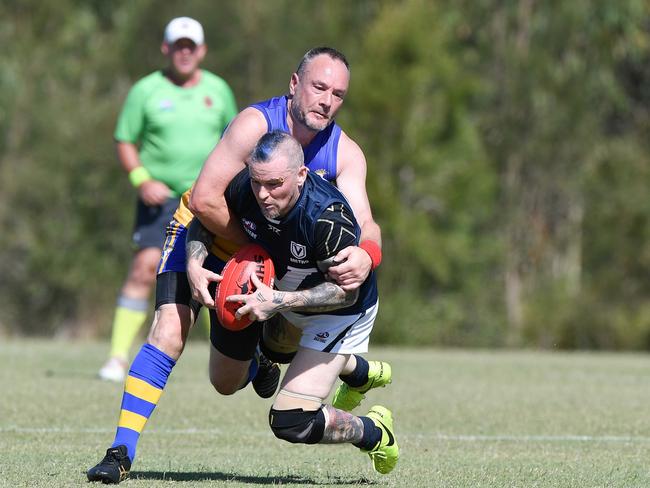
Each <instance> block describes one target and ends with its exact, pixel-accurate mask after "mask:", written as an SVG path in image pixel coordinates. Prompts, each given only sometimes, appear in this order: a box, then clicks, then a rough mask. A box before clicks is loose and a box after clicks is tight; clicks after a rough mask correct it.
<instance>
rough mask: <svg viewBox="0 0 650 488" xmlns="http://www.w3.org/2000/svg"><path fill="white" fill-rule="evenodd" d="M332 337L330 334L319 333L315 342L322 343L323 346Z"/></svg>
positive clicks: (315, 337)
mask: <svg viewBox="0 0 650 488" xmlns="http://www.w3.org/2000/svg"><path fill="white" fill-rule="evenodd" d="M329 336H330V334H329V332H319V333H318V334H316V335H315V336H314V340H315V341H317V342H322V343H323V344H324V343H325V342H327V338H328V337H329Z"/></svg>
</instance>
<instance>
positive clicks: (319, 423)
mask: <svg viewBox="0 0 650 488" xmlns="http://www.w3.org/2000/svg"><path fill="white" fill-rule="evenodd" d="M269 425H270V426H271V430H272V431H273V433H274V434H275V437H277V438H278V439H283V440H285V441H288V442H291V443H294V444H296V443H299V444H316V443H318V442H320V441H321V439H323V432H325V414H324V413H323V408H322V407H321V408H319V409H318V410H313V411H309V412H305V411H304V410H303V409H302V408H294V409H292V410H275V409H274V408H272V409H271V411H270V412H269Z"/></svg>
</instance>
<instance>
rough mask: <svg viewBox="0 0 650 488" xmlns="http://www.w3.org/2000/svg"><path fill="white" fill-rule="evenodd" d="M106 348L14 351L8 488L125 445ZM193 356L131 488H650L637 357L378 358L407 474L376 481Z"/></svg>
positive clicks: (404, 354) (3, 355) (0, 420)
mask: <svg viewBox="0 0 650 488" xmlns="http://www.w3.org/2000/svg"><path fill="white" fill-rule="evenodd" d="M107 348H108V346H107V344H105V343H74V342H73V343H67V342H54V341H9V342H4V343H2V344H0V361H1V364H2V366H3V367H2V369H1V370H0V388H1V390H0V392H1V393H0V485H2V486H30V487H32V486H43V487H45V486H48V487H50V486H80V485H85V479H86V478H85V470H86V469H87V468H88V467H90V466H92V465H93V464H95V463H96V462H97V461H99V459H101V457H102V456H103V453H104V451H105V450H106V448H107V447H108V446H109V445H110V443H111V442H112V440H113V434H114V429H115V422H116V420H117V415H118V409H119V404H120V400H121V386H119V385H114V384H107V383H102V382H100V381H99V380H96V379H95V377H94V375H95V373H96V371H97V369H98V368H99V366H100V364H101V362H102V360H103V359H104V356H105V354H106V351H107ZM207 356H208V346H207V343H206V342H202V341H193V342H191V343H190V345H189V346H188V349H187V350H186V352H185V354H184V356H183V358H182V359H181V360H180V362H179V364H178V365H177V367H176V369H175V370H174V373H173V375H172V377H171V379H170V382H169V384H168V386H167V389H166V392H165V394H164V395H163V397H162V399H161V402H160V404H159V406H158V408H157V410H156V412H155V413H154V414H153V416H152V418H151V420H150V422H149V424H148V425H147V427H146V429H145V432H144V434H143V435H142V437H141V441H140V445H139V448H138V457H137V459H136V462H135V464H134V467H133V469H132V479H130V480H129V481H127V482H126V483H125V485H126V486H131V487H136V486H143V487H144V486H146V487H155V486H165V487H169V486H208V485H210V486H229V487H239V486H260V485H287V486H292V487H299V486H355V485H376V486H404V487H483V486H493V487H558V486H566V487H597V486H598V487H599V486H607V487H618V486H620V487H634V486H638V487H646V486H650V468H649V466H650V415H649V411H650V388H649V387H648V378H649V377H650V374H649V371H650V368H649V367H648V366H649V362H648V358H647V356H644V355H632V354H559V353H556V354H550V353H534V352H503V351H500V352H488V351H441V350H414V349H381V348H374V349H372V350H371V353H370V354H368V357H369V358H381V359H387V360H389V361H390V362H391V363H392V365H393V374H394V381H393V384H392V385H390V386H389V387H387V388H385V389H380V390H375V391H372V392H371V393H370V394H369V398H368V399H367V400H366V403H365V404H364V405H363V406H362V408H361V409H359V410H360V412H359V413H365V410H363V407H370V406H371V405H372V404H374V403H380V404H383V405H386V406H388V407H389V408H391V409H393V412H394V416H395V428H396V434H397V438H398V441H399V444H400V447H401V455H402V457H401V459H400V462H399V463H398V465H397V468H396V469H395V471H394V472H393V473H391V474H390V475H387V476H381V475H379V474H377V473H374V472H373V471H372V469H371V467H370V462H369V460H368V458H367V456H365V455H362V454H361V453H359V452H358V451H357V450H356V449H355V448H354V447H352V446H331V445H330V446H303V445H291V444H287V443H283V442H281V441H279V440H277V439H275V438H274V437H273V435H272V434H271V432H270V431H269V429H268V426H267V413H268V409H269V407H270V404H271V400H264V401H262V400H260V399H258V398H257V397H256V396H255V395H254V393H253V392H252V391H248V390H246V391H243V392H240V393H239V394H237V395H235V396H232V397H221V396H219V395H217V394H216V393H215V392H214V391H213V390H212V387H211V386H210V384H209V381H208V379H207Z"/></svg>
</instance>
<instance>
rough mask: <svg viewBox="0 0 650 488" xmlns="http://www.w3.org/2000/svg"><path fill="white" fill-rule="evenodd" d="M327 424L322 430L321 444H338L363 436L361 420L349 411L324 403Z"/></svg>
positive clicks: (356, 439)
mask: <svg viewBox="0 0 650 488" xmlns="http://www.w3.org/2000/svg"><path fill="white" fill-rule="evenodd" d="M325 409H326V410H327V424H325V431H324V432H323V439H322V440H321V441H320V442H321V444H340V443H343V442H359V441H360V440H361V438H362V437H363V422H361V419H360V418H359V417H356V416H354V415H352V414H351V413H348V412H344V411H343V410H337V409H336V408H334V407H332V406H331V405H326V406H325Z"/></svg>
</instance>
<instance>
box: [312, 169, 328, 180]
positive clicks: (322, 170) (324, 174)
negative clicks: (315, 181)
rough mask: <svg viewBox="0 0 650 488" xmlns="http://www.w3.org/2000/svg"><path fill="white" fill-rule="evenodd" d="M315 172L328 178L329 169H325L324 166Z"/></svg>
mask: <svg viewBox="0 0 650 488" xmlns="http://www.w3.org/2000/svg"><path fill="white" fill-rule="evenodd" d="M314 173H316V174H317V175H318V176H320V177H321V178H323V179H324V180H325V179H327V170H326V169H324V168H321V169H317V170H316V171H314Z"/></svg>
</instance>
